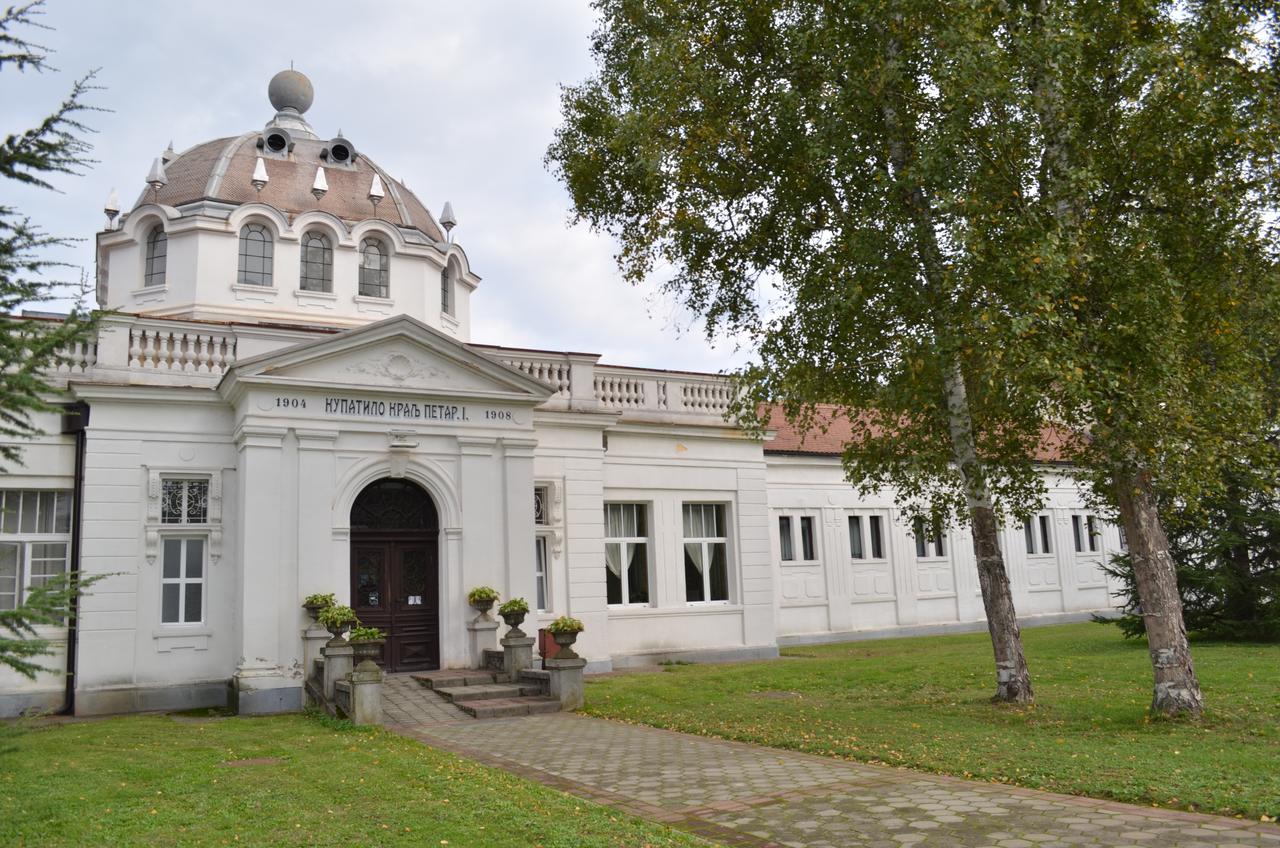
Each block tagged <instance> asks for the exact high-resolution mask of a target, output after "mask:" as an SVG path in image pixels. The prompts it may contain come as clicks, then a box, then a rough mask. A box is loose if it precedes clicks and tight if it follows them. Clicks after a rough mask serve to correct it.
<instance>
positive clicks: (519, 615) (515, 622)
mask: <svg viewBox="0 0 1280 848" xmlns="http://www.w3.org/2000/svg"><path fill="white" fill-rule="evenodd" d="M526 615H528V613H527V612H504V613H502V620H503V621H505V622H506V624H507V627H510V628H511V629H510V630H509V631H508V632H507V638H508V639H522V638H524V631H523V630H521V629H520V625H521V624H524V618H525V616H526Z"/></svg>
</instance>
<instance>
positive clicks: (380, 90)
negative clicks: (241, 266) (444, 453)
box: [0, 0, 744, 371]
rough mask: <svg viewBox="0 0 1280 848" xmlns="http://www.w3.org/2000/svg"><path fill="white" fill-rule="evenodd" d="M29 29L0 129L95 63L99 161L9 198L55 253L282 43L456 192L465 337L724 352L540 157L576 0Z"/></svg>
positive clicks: (1, 85) (236, 119) (136, 12)
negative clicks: (575, 202) (594, 221)
mask: <svg viewBox="0 0 1280 848" xmlns="http://www.w3.org/2000/svg"><path fill="white" fill-rule="evenodd" d="M44 22H45V23H47V24H48V25H50V26H51V27H53V31H52V32H44V33H37V35H39V38H37V40H38V41H40V42H42V43H45V44H47V45H48V46H50V47H51V48H54V49H55V50H56V51H57V53H56V55H55V56H54V57H53V58H54V64H55V65H57V66H58V68H59V69H60V70H61V73H59V74H45V75H30V74H26V75H19V74H17V73H13V72H9V70H8V69H6V72H5V73H4V74H0V102H4V103H5V110H4V118H3V124H2V125H0V132H12V131H15V130H18V129H21V128H23V127H25V126H29V125H30V124H31V123H33V122H34V121H35V120H38V119H39V118H40V117H42V116H43V115H45V114H47V113H48V112H49V111H50V110H51V108H52V107H53V105H54V104H56V102H57V101H58V100H59V99H60V98H61V96H62V95H63V94H65V92H66V90H67V88H68V87H69V85H70V82H71V80H72V79H73V78H74V77H75V76H77V75H79V74H80V73H82V72H84V71H86V70H88V69H90V68H95V67H100V68H101V69H102V70H101V75H100V78H99V80H100V82H101V83H102V84H103V85H104V86H105V90H103V91H101V92H98V93H97V94H96V96H95V97H94V98H93V100H94V102H95V103H97V104H98V105H100V106H103V107H105V108H108V109H111V110H112V111H111V112H109V113H102V114H98V115H95V116H93V117H92V118H91V120H90V123H91V124H92V125H93V126H95V127H96V128H97V129H98V130H99V133H98V134H97V135H96V136H95V137H94V139H93V140H94V143H95V150H94V156H95V158H96V159H98V160H99V164H98V165H97V166H96V167H95V168H94V169H93V170H92V171H91V172H90V173H89V174H88V175H86V176H84V177H80V178H67V179H59V180H57V183H58V185H59V187H60V188H61V189H62V190H63V192H64V193H63V194H50V193H48V192H32V191H19V192H17V193H16V196H15V197H14V198H13V199H12V202H14V203H15V204H16V205H17V206H18V208H20V209H22V210H23V211H24V212H26V213H27V214H30V215H31V216H32V218H33V219H34V220H36V221H37V222H39V223H41V224H42V225H44V227H45V228H46V229H47V230H49V231H50V232H53V233H57V234H60V235H68V236H80V237H82V238H84V239H85V241H83V242H81V243H80V244H79V245H77V246H76V247H74V248H72V249H71V250H69V251H67V252H65V253H64V254H62V256H63V257H64V258H66V259H68V260H70V261H72V262H74V263H77V264H80V265H83V266H85V267H86V268H87V269H88V271H89V272H90V273H92V267H93V248H92V237H93V234H94V233H95V232H96V231H97V230H98V229H100V228H101V226H102V223H103V220H104V219H103V216H102V213H101V211H100V210H101V207H102V202H103V200H104V199H105V198H106V196H107V193H108V192H109V191H110V190H111V188H112V187H116V188H117V189H118V190H119V193H120V198H121V201H122V202H123V203H126V204H130V203H132V202H133V200H134V199H135V198H136V197H137V196H138V194H139V192H140V191H141V190H142V188H143V178H144V177H145V176H146V172H147V168H148V167H149V165H150V162H151V160H152V159H153V158H154V157H155V156H157V155H159V153H160V151H161V150H163V149H164V147H165V145H166V144H168V142H169V141H170V139H172V140H173V142H174V145H175V147H176V148H177V149H179V150H182V149H185V148H187V147H190V146H192V145H195V144H198V143H200V142H203V141H206V140H208V139H211V138H218V137H222V136H228V135H235V134H238V133H241V132H244V131H246V130H249V129H254V128H258V127H261V126H262V125H263V124H265V123H266V121H267V120H269V119H270V117H271V114H272V112H271V109H270V107H269V105H268V103H267V99H266V85H267V81H268V80H269V79H270V77H271V75H272V74H274V73H275V72H276V71H278V70H280V69H281V68H284V67H288V66H289V63H290V62H291V61H292V62H293V63H294V65H295V67H297V68H298V70H301V71H303V72H304V73H306V74H307V75H308V76H309V77H310V78H311V80H312V82H313V84H314V85H315V89H316V99H315V105H314V106H313V107H312V109H311V110H310V111H309V112H308V114H307V118H308V120H309V121H310V122H311V123H312V125H313V126H315V127H316V130H317V132H319V133H320V134H321V135H322V136H328V135H330V134H335V135H336V134H337V132H338V130H339V128H341V130H342V132H343V133H344V134H345V135H346V136H347V137H348V138H350V139H351V141H352V142H353V143H354V144H355V146H356V148H357V149H358V150H359V151H360V152H361V153H362V154H364V155H367V156H369V157H370V158H371V159H373V160H374V161H376V162H377V163H378V164H379V165H381V166H382V167H383V168H385V169H387V170H388V171H389V172H390V173H391V174H392V175H394V176H396V177H399V178H403V179H404V180H406V181H407V182H408V185H409V186H410V188H411V189H412V190H413V191H414V192H415V193H416V194H417V195H418V196H419V197H420V198H421V200H422V201H423V202H424V203H425V204H427V206H428V207H429V208H431V209H433V210H435V211H437V212H438V211H439V209H440V208H441V207H442V206H443V205H444V201H445V200H451V201H452V202H453V204H454V208H455V209H456V210H457V213H458V218H459V227H458V229H457V230H456V231H455V236H456V238H457V240H458V241H459V242H460V243H461V244H462V245H463V246H464V247H465V248H466V250H467V255H468V257H469V258H470V259H471V261H472V267H473V268H474V270H475V271H476V272H477V273H479V274H480V275H481V276H482V277H483V278H484V281H483V283H482V284H481V287H480V289H479V291H478V292H477V294H476V297H475V298H474V300H473V302H472V322H473V333H472V336H473V338H474V340H475V341H477V342H484V343H491V344H510V345H520V346H528V347H537V348H547V349H558V350H589V351H593V352H597V353H601V354H603V356H604V358H605V360H606V361H610V362H617V363H622V364H629V365H644V366H651V367H659V368H673V369H691V370H712V371H715V370H720V369H722V368H725V367H727V366H730V365H732V364H735V363H738V362H741V361H743V359H744V356H743V354H742V353H740V352H739V353H735V352H734V351H733V349H732V345H729V344H721V345H719V346H717V347H715V348H712V347H711V346H709V345H708V344H706V342H704V341H703V339H702V333H701V330H700V329H699V325H698V324H697V323H696V322H695V321H694V320H693V318H692V316H689V315H688V314H686V313H685V312H684V311H683V310H682V309H680V308H679V307H678V306H677V305H676V304H675V303H674V302H673V301H671V299H670V298H669V297H668V296H667V295H664V294H661V293H659V292H658V291H657V287H656V284H649V285H646V286H642V287H639V288H635V287H632V286H630V285H628V284H627V283H626V282H624V281H623V280H622V279H621V277H620V275H619V274H618V272H617V269H616V267H615V265H614V263H613V259H612V256H613V253H614V250H615V246H614V245H613V244H612V242H611V241H610V239H609V238H608V237H607V236H604V235H600V234H595V233H591V232H590V231H588V230H587V229H586V228H585V227H570V226H569V224H568V217H569V216H568V211H569V201H568V197H567V195H566V194H565V191H564V189H563V188H562V187H561V186H560V185H559V184H558V183H557V181H556V180H555V179H554V177H552V176H551V175H550V174H549V173H548V172H547V171H546V169H545V168H544V166H543V155H544V154H545V151H546V147H547V145H548V144H549V143H550V141H551V138H552V133H553V132H554V130H555V127H556V124H557V123H558V121H559V93H560V91H559V89H560V85H561V84H571V83H575V82H578V81H580V80H582V79H584V78H586V77H587V76H588V75H589V74H590V73H591V71H592V63H591V57H590V55H589V37H590V33H591V31H592V29H593V27H594V26H595V21H594V16H593V13H592V11H591V10H590V8H589V7H588V6H587V5H586V4H585V3H569V2H551V3H505V2H503V3H499V2H472V3H436V2H432V3H423V2H409V0H403V2H379V3H377V4H373V3H351V2H333V0H324V2H277V3H272V4H261V3H256V2H247V0H234V1H233V2H222V3H217V4H197V3H172V2H168V3H162V2H156V0H145V2H129V3H102V2H90V0H82V2H70V0H50V2H49V5H48V6H47V14H46V16H45V19H44Z"/></svg>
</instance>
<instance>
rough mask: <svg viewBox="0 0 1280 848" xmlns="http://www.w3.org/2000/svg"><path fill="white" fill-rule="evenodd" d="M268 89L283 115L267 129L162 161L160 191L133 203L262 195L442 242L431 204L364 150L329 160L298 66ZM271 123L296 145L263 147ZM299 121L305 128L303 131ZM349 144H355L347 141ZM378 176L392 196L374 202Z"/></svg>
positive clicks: (274, 202)
mask: <svg viewBox="0 0 1280 848" xmlns="http://www.w3.org/2000/svg"><path fill="white" fill-rule="evenodd" d="M268 94H269V96H270V98H271V102H272V105H273V106H275V108H276V109H277V110H279V114H278V115H277V116H276V118H275V119H273V120H272V121H271V122H270V123H269V124H267V128H266V130H265V131H262V132H257V131H255V132H248V133H245V134H243V135H239V136H234V137H231V138H219V139H215V140H213V141H207V142H205V143H203V144H197V145H196V146H195V147H192V148H190V149H188V150H185V151H183V152H182V153H179V154H177V155H176V156H174V158H172V159H170V160H169V161H168V162H166V163H165V164H164V172H165V177H166V178H167V180H168V181H167V182H166V183H165V184H164V185H162V186H161V187H160V188H159V190H158V191H153V190H152V189H150V188H147V189H145V190H144V191H143V192H142V194H141V195H140V196H139V197H138V201H137V203H136V204H134V206H135V208H136V207H137V206H141V205H142V204H144V203H161V204H164V205H166V206H181V205H183V204H186V203H193V202H197V201H204V200H211V201H221V202H224V203H234V204H242V203H253V202H255V201H256V202H261V203H265V204H267V205H269V206H273V207H275V208H276V209H279V210H280V211H281V212H284V213H285V214H286V215H287V216H288V217H290V218H292V217H294V216H296V215H300V214H302V213H304V212H312V211H317V210H319V211H321V212H328V213H329V214H331V215H333V216H335V217H337V218H340V219H342V220H343V221H346V222H349V223H357V222H359V221H364V220H369V219H373V218H378V219H381V220H383V221H387V222H389V223H391V224H395V225H397V226H401V227H410V228H413V229H416V230H418V231H419V232H421V233H422V234H423V235H424V236H426V237H427V238H429V239H431V240H433V241H443V240H444V234H443V233H442V232H441V230H440V226H439V224H437V223H436V220H435V218H434V217H433V216H432V215H431V213H430V212H428V211H427V208H426V206H424V205H423V203H422V202H421V201H420V200H418V198H417V197H416V196H415V195H414V194H413V192H411V191H409V189H408V188H406V187H405V185H404V184H403V183H401V182H399V181H397V180H394V179H392V178H391V177H390V176H388V175H387V173H386V171H384V170H382V169H381V168H379V167H378V166H377V165H376V164H374V163H373V162H372V161H370V160H369V158H368V157H367V156H365V155H364V153H363V152H362V153H360V154H359V155H357V156H354V157H353V158H348V159H347V161H345V162H335V161H333V160H332V159H330V158H326V156H327V152H328V150H329V146H330V142H329V141H327V140H322V139H319V138H316V137H313V136H312V133H311V132H310V127H309V126H308V125H307V124H306V123H305V121H304V120H303V119H302V117H301V113H302V112H304V111H306V109H307V107H309V106H310V105H311V98H312V90H311V82H310V80H308V79H307V78H306V77H305V76H303V75H302V74H301V73H299V72H297V71H293V70H288V71H281V72H280V73H279V74H276V76H275V77H273V78H272V80H271V84H270V86H269V89H268ZM273 127H281V128H283V129H284V130H285V131H286V132H287V133H288V134H289V135H290V136H291V141H292V147H291V148H290V149H288V150H281V151H280V152H278V153H272V152H264V150H263V149H262V148H260V146H259V142H260V140H261V139H262V138H263V136H264V134H269V133H270V132H271V130H272V128H273ZM300 127H305V128H306V131H300ZM344 144H347V145H348V149H349V143H347V142H345V141H344ZM322 154H325V156H322ZM259 156H261V157H262V158H263V161H264V164H265V166H266V169H267V177H268V180H267V184H266V185H265V186H263V187H262V189H261V190H260V191H259V190H258V189H255V188H254V185H253V172H254V168H255V166H256V164H257V160H258V157H259ZM317 168H324V173H325V180H326V182H327V183H328V192H327V193H326V194H325V195H324V196H323V197H321V198H320V199H319V200H317V199H316V198H315V196H314V195H313V194H312V192H311V188H312V186H313V185H314V184H315V181H316V169H317ZM375 174H376V175H378V177H380V178H381V180H382V184H383V186H384V187H385V191H386V197H385V198H384V199H383V200H382V202H380V203H379V204H378V205H377V206H376V207H375V206H374V204H373V203H372V202H371V201H370V200H369V188H370V186H371V185H372V184H373V178H374V175H375Z"/></svg>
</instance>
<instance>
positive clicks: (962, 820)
mask: <svg viewBox="0 0 1280 848" xmlns="http://www.w3.org/2000/svg"><path fill="white" fill-rule="evenodd" d="M384 697H385V696H384ZM409 725H410V723H409V722H403V723H401V725H400V726H398V727H393V728H392V729H394V730H396V731H397V732H400V733H404V734H405V735H408V736H411V737H413V738H416V739H420V740H422V741H424V742H426V743H427V744H430V745H433V746H435V747H439V748H444V749H447V750H451V751H454V752H455V753H459V754H462V755H464V756H468V757H471V758H473V759H477V760H480V761H482V762H485V763H488V764H490V765H495V766H498V767H501V768H504V769H507V770H508V771H511V772H514V773H516V774H519V775H522V776H524V777H528V778H531V779H533V780H537V781H539V782H541V783H544V784H547V785H550V786H553V787H556V788H558V789H561V790H563V791H565V792H569V793H571V794H574V795H578V796H581V797H583V798H587V799H590V800H594V801H597V802H599V803H603V804H608V805H611V806H614V807H617V808H619V809H622V810H625V811H626V812H630V813H633V814H635V815H638V816H641V817H644V818H648V819H652V820H655V821H661V822H665V823H667V824H670V825H672V826H674V827H677V828H680V829H682V830H687V831H690V832H693V833H697V834H699V835H702V836H704V837H706V838H708V839H710V840H712V841H713V842H719V843H722V844H725V845H733V846H754V847H755V848H766V846H807V848H846V846H849V847H850V848H851V847H852V846H865V847H866V848H933V846H974V847H975V848H977V846H996V848H1055V847H1058V846H1110V847H1111V848H1116V846H1160V848H1165V846H1168V848H1216V846H1259V848H1264V847H1265V848H1280V827H1277V826H1275V825H1269V824H1261V823H1257V822H1246V821H1239V820H1235V819H1227V818H1220V817H1216V816H1204V815H1196V814H1193V813H1182V812H1176V811H1171V810H1160V809H1154V808H1148V807H1136V806H1131V805H1128V804H1118V803H1113V802H1107V801H1097V800H1093V799H1089V798H1076V797H1072V796H1068V795H1054V794H1050V793H1047V792H1038V791H1035V790H1031V789H1019V788H1014V787H1008V786H1001V785H994V784H989V783H979V782H976V781H965V780H960V779H958V778H950V777H941V776H935V775H928V774H923V773H920V772H914V771H909V770H906V769H894V768H889V767H887V766H871V765H862V764H857V763H846V762H842V761H838V760H831V759H826V758H823V757H816V756H811V755H807V754H799V753H792V752H787V751H778V750H774V749H771V748H763V747H759V746H755V745H744V744H740V743H736V742H725V741H723V740H716V739H705V738H702V737H698V736H689V735H686V734H680V733H672V732H669V731H665V730H657V729H654V728H649V727H638V726H635V725H627V724H621V723H618V722H612V721H605V720H603V719H594V718H587V717H585V716H575V715H570V714H565V713H560V714H555V715H546V716H527V717H523V718H512V719H498V720H492V721H471V722H457V721H453V722H450V723H441V722H435V723H424V724H419V725H416V726H409Z"/></svg>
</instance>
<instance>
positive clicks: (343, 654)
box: [323, 636, 353, 703]
mask: <svg viewBox="0 0 1280 848" xmlns="http://www.w3.org/2000/svg"><path fill="white" fill-rule="evenodd" d="M323 650H324V699H325V700H326V701H328V702H330V703H333V699H334V694H333V692H334V684H335V683H337V682H338V681H339V680H346V679H347V675H349V674H350V673H351V655H352V653H353V651H352V648H351V645H349V644H347V640H346V639H343V638H342V637H341V636H339V637H338V638H336V639H330V640H329V641H328V642H326V643H325V646H324V648H323Z"/></svg>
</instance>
